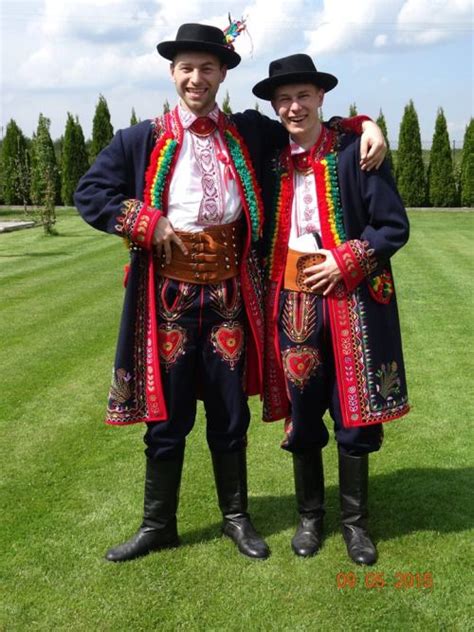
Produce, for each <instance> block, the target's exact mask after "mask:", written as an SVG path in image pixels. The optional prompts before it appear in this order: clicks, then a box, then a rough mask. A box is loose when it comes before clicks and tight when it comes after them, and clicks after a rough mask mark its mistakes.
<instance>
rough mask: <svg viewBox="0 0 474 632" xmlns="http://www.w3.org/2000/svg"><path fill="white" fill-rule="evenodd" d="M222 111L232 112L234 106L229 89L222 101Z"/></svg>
mask: <svg viewBox="0 0 474 632" xmlns="http://www.w3.org/2000/svg"><path fill="white" fill-rule="evenodd" d="M222 111H223V112H224V114H232V108H231V107H230V96H229V91H228V90H227V91H226V93H225V97H224V100H223V101H222Z"/></svg>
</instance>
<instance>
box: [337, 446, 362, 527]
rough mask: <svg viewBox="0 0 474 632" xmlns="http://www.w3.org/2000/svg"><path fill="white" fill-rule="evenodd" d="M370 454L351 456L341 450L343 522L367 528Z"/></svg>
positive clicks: (340, 474)
mask: <svg viewBox="0 0 474 632" xmlns="http://www.w3.org/2000/svg"><path fill="white" fill-rule="evenodd" d="M368 487H369V455H368V454H364V455H362V456H351V455H349V454H345V453H344V452H342V451H340V450H339V497H340V502H341V520H342V523H343V524H346V525H355V526H359V527H362V528H364V529H366V528H367V519H368Z"/></svg>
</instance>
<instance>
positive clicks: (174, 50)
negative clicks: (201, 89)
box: [156, 23, 240, 68]
mask: <svg viewBox="0 0 474 632" xmlns="http://www.w3.org/2000/svg"><path fill="white" fill-rule="evenodd" d="M156 48H157V49H158V52H159V53H160V55H161V56H162V57H164V58H165V59H170V60H171V61H172V60H173V59H174V58H175V56H176V55H177V54H178V53H181V52H183V51H188V50H190V51H200V52H205V53H212V54H213V55H216V57H218V58H219V59H220V60H221V61H222V63H223V64H225V65H226V66H227V68H235V67H236V66H238V64H239V63H240V55H237V53H236V52H235V51H234V50H233V47H232V45H231V44H227V43H226V39H225V36H224V33H223V32H222V31H221V29H218V28H217V27H216V26H208V25H207V24H192V23H191V24H182V25H181V26H180V27H179V29H178V32H177V33H176V39H175V40H174V41H171V42H160V43H159V44H158V45H157V47H156Z"/></svg>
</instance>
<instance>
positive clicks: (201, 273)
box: [157, 220, 243, 284]
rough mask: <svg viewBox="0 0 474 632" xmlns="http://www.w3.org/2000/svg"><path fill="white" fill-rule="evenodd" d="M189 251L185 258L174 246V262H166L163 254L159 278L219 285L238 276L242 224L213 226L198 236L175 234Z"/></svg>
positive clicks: (233, 223) (173, 245) (239, 221)
mask: <svg viewBox="0 0 474 632" xmlns="http://www.w3.org/2000/svg"><path fill="white" fill-rule="evenodd" d="M175 232H176V235H178V237H179V238H180V239H181V241H182V242H183V243H184V245H185V246H186V248H187V250H188V254H187V255H185V254H183V252H182V251H181V249H180V248H179V247H178V246H177V245H176V244H175V243H172V244H171V262H170V263H169V264H167V263H166V261H165V257H164V253H162V258H161V260H160V261H159V262H158V265H157V273H158V274H159V275H160V276H164V277H168V278H169V279H176V280H177V281H186V282H187V283H203V284H204V283H219V282H220V281H225V280H226V279H231V278H232V277H235V276H237V274H238V273H239V267H240V261H241V256H242V250H243V224H242V221H241V220H237V221H236V222H232V223H231V224H221V225H219V226H210V227H209V228H206V230H203V231H200V232H197V233H188V232H184V231H180V230H177V231H175Z"/></svg>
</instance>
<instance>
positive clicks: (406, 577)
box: [336, 571, 434, 590]
mask: <svg viewBox="0 0 474 632" xmlns="http://www.w3.org/2000/svg"><path fill="white" fill-rule="evenodd" d="M358 585H361V586H362V587H364V588H368V589H373V588H379V589H380V588H396V589H398V590H406V589H410V588H418V589H425V590H432V589H433V586H434V582H433V574H432V573H430V572H427V573H412V572H397V573H393V574H391V575H390V576H389V575H387V574H386V573H383V572H381V571H369V572H367V573H365V574H364V575H363V577H358V576H357V575H356V574H355V573H354V572H353V571H349V572H348V573H343V572H341V573H338V574H337V575H336V586H337V588H338V589H339V590H342V589H344V588H355V587H356V586H358Z"/></svg>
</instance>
